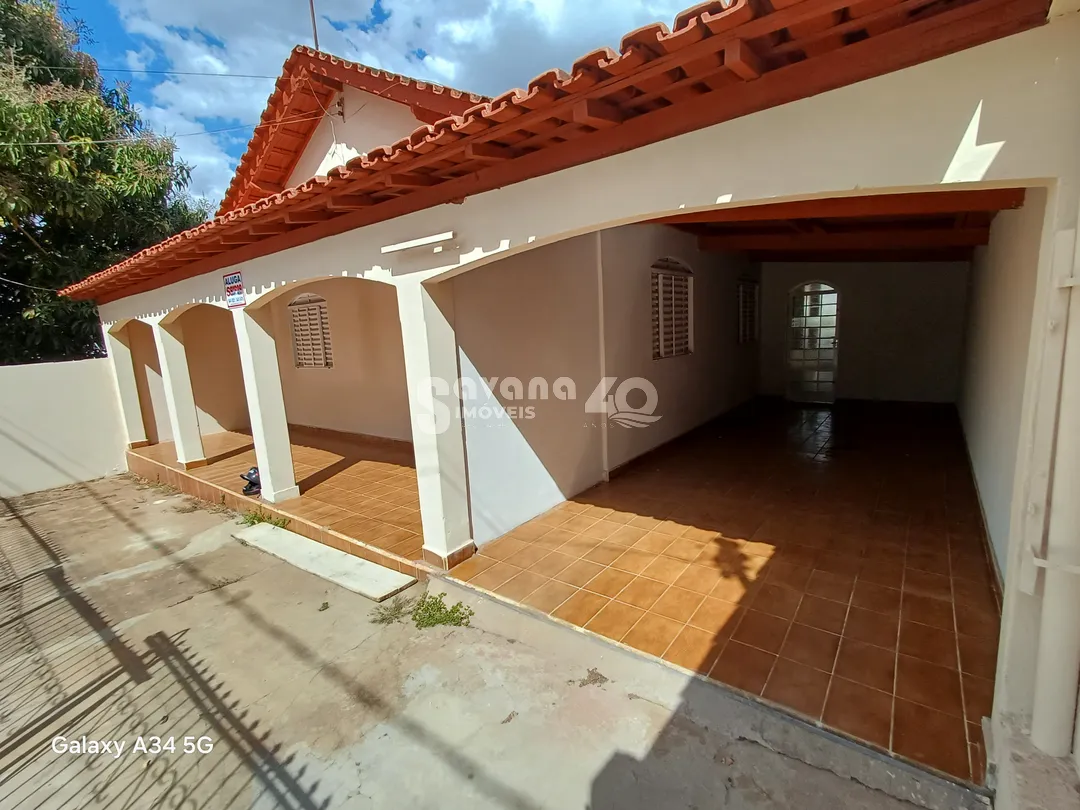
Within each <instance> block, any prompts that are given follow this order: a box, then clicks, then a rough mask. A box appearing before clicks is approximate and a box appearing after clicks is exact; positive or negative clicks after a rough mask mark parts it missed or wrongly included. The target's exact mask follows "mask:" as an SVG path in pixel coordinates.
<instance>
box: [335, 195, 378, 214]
mask: <svg viewBox="0 0 1080 810" xmlns="http://www.w3.org/2000/svg"><path fill="white" fill-rule="evenodd" d="M369 205H375V200H374V199H373V198H372V197H371V196H370V195H368V194H333V195H331V196H330V199H328V200H327V201H326V207H327V209H328V210H330V211H355V210H356V209H357V208H367V207H368V206H369Z"/></svg>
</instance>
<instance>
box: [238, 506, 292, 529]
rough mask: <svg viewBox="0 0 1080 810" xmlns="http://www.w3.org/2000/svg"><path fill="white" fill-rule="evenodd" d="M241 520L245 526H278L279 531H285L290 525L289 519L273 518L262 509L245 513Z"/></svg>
mask: <svg viewBox="0 0 1080 810" xmlns="http://www.w3.org/2000/svg"><path fill="white" fill-rule="evenodd" d="M240 520H241V521H242V522H243V524H244V525H245V526H257V525H258V524H260V523H269V524H270V525H271V526H277V527H278V528H279V529H284V528H285V527H286V526H288V525H289V519H288V518H286V517H271V516H270V515H268V514H267V513H266V512H264V511H263V510H261V509H253V510H252V511H250V512H245V513H244V516H243V517H241V518H240Z"/></svg>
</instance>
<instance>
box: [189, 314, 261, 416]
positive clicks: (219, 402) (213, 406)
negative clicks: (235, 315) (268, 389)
mask: <svg viewBox="0 0 1080 810" xmlns="http://www.w3.org/2000/svg"><path fill="white" fill-rule="evenodd" d="M177 323H178V324H179V326H180V329H181V333H182V335H183V340H184V351H185V353H186V354H187V361H188V373H189V374H190V375H191V390H192V393H193V394H194V395H195V410H196V412H197V415H198V417H199V432H200V433H201V434H203V435H204V436H206V435H209V434H211V433H220V432H222V431H225V430H247V429H248V428H249V427H250V426H251V418H250V416H249V415H248V405H247V397H246V396H245V394H244V375H243V371H242V370H241V368H240V349H239V347H238V346H237V343H236V329H235V328H234V326H233V319H232V313H230V312H229V311H228V310H227V309H222V308H221V307H215V306H209V305H207V306H197V307H192V308H191V309H190V310H188V311H187V312H185V313H184V314H183V315H181V316H180V318H179V319H178V321H177Z"/></svg>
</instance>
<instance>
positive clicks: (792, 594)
mask: <svg viewBox="0 0 1080 810" xmlns="http://www.w3.org/2000/svg"><path fill="white" fill-rule="evenodd" d="M801 601H802V594H801V593H800V592H798V591H793V590H791V589H789V588H784V587H782V586H780V585H772V584H770V583H769V582H766V583H765V584H764V585H762V586H761V587H760V588H759V589H758V591H757V593H756V594H754V598H753V600H752V601H751V602H750V607H752V608H753V609H754V610H760V611H761V612H762V613H768V614H769V615H770V616H779V617H780V618H781V619H793V618H795V611H796V610H798V609H799V602H801Z"/></svg>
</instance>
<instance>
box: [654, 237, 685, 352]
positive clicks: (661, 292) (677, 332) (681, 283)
mask: <svg viewBox="0 0 1080 810" xmlns="http://www.w3.org/2000/svg"><path fill="white" fill-rule="evenodd" d="M692 351H694V274H693V271H692V270H691V269H690V268H689V267H688V266H687V265H686V264H685V263H683V262H681V261H679V260H678V259H673V258H671V257H670V256H664V257H663V258H660V259H657V260H656V261H655V262H653V264H652V356H653V360H659V359H661V358H664V357H677V356H678V355H680V354H690V353H691V352H692Z"/></svg>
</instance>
